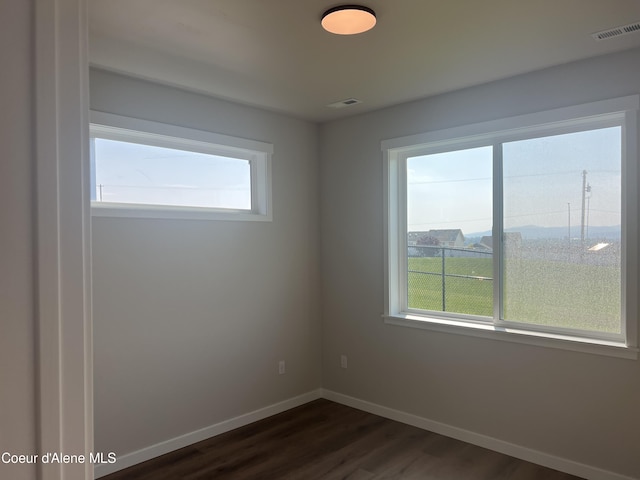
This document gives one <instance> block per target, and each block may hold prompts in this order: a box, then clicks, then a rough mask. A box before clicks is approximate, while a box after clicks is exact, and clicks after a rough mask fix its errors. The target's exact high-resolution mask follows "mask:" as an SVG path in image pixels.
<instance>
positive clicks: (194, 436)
mask: <svg viewBox="0 0 640 480" xmlns="http://www.w3.org/2000/svg"><path fill="white" fill-rule="evenodd" d="M321 397H322V390H321V389H318V390H313V391H311V392H308V393H305V394H303V395H299V396H297V397H294V398H290V399H288V400H284V401H282V402H279V403H276V404H273V405H269V406H268V407H264V408H261V409H259V410H255V411H253V412H249V413H246V414H244V415H240V416H238V417H235V418H231V419H229V420H225V421H223V422H220V423H216V424H215V425H210V426H208V427H205V428H202V429H200V430H196V431H195V432H191V433H187V434H185V435H180V436H179V437H175V438H172V439H170V440H166V441H164V442H161V443H157V444H155V445H152V446H150V447H146V448H143V449H141V450H138V451H136V452H132V453H127V454H126V455H122V456H121V457H118V458H117V461H116V462H115V463H112V464H106V463H105V464H101V465H96V467H95V469H94V478H100V477H104V476H105V475H109V474H110V473H114V472H117V471H119V470H123V469H125V468H128V467H131V466H133V465H136V464H138V463H142V462H145V461H147V460H151V459H152V458H155V457H158V456H160V455H164V454H165V453H169V452H172V451H174V450H178V449H179V448H183V447H186V446H189V445H192V444H194V443H197V442H200V441H202V440H206V439H207V438H211V437H214V436H216V435H220V434H221V433H225V432H228V431H230V430H234V429H236V428H239V427H243V426H245V425H248V424H250V423H253V422H257V421H258V420H262V419H264V418H267V417H270V416H272V415H277V414H278V413H282V412H285V411H287V410H290V409H292V408H295V407H299V406H300V405H304V404H305V403H309V402H311V401H313V400H317V399H318V398H321Z"/></svg>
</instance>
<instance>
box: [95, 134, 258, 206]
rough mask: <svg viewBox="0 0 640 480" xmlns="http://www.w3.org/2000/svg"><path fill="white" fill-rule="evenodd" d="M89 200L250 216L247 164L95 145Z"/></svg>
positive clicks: (120, 144) (99, 141)
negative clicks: (230, 211)
mask: <svg viewBox="0 0 640 480" xmlns="http://www.w3.org/2000/svg"><path fill="white" fill-rule="evenodd" d="M93 154H94V168H95V172H94V175H95V177H94V178H95V181H94V187H95V188H94V190H93V192H92V193H93V200H94V201H96V202H104V203H125V204H138V205H165V206H166V205H169V206H181V207H207V208H221V209H237V210H251V165H250V162H249V161H248V160H244V159H239V158H230V157H225V156H218V155H211V154H205V153H198V152H193V151H187V150H178V149H173V148H165V147H159V146H151V145H143V144H138V143H131V142H125V141H118V140H111V139H105V138H95V139H94V149H93Z"/></svg>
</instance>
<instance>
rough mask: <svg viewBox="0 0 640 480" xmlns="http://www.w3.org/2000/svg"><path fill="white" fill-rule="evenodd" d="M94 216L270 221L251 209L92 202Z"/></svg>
mask: <svg viewBox="0 0 640 480" xmlns="http://www.w3.org/2000/svg"><path fill="white" fill-rule="evenodd" d="M91 216H92V217H121V218H161V219H171V220H228V221H241V222H270V221H272V217H271V215H270V214H262V213H256V212H252V211H249V210H223V209H215V208H199V207H175V206H165V205H161V206H157V205H131V204H113V203H111V204H104V203H99V202H92V203H91Z"/></svg>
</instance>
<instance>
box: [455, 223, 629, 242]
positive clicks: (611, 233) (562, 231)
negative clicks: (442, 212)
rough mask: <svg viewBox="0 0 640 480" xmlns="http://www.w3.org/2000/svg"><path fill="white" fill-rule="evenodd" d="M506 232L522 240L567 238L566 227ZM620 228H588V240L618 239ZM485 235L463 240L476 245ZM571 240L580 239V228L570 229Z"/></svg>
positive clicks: (535, 226) (474, 234) (531, 227)
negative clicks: (512, 233) (513, 233)
mask: <svg viewBox="0 0 640 480" xmlns="http://www.w3.org/2000/svg"><path fill="white" fill-rule="evenodd" d="M506 231H507V232H520V234H521V235H522V238H523V240H538V239H542V238H567V228H566V227H540V226H538V225H524V226H522V227H517V228H508V229H507V230H506ZM620 232H621V228H620V225H613V226H605V227H589V229H588V232H585V234H588V238H593V239H601V238H602V239H604V238H606V239H610V240H614V239H620ZM485 235H491V231H485V232H474V233H470V234H468V235H467V234H465V239H466V241H467V242H468V243H477V242H478V241H480V239H481V238H482V237H483V236H485ZM571 238H580V226H579V225H576V226H572V227H571Z"/></svg>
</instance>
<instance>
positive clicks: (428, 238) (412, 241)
mask: <svg viewBox="0 0 640 480" xmlns="http://www.w3.org/2000/svg"><path fill="white" fill-rule="evenodd" d="M407 243H408V244H409V245H441V246H443V247H464V234H463V233H462V230H460V229H459V228H456V229H451V230H429V231H423V232H409V233H408V234H407Z"/></svg>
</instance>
